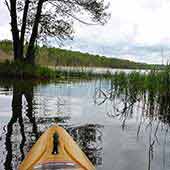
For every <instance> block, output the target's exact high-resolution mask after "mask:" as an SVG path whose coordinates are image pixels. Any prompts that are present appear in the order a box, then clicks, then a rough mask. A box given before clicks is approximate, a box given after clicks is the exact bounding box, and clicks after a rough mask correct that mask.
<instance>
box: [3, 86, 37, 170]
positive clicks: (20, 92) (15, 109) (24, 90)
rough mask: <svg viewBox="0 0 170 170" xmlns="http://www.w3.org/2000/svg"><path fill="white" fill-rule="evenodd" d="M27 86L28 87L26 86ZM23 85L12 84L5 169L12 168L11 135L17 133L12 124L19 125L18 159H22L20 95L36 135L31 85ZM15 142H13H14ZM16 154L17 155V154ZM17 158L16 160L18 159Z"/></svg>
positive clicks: (21, 107)
mask: <svg viewBox="0 0 170 170" xmlns="http://www.w3.org/2000/svg"><path fill="white" fill-rule="evenodd" d="M28 86H29V88H28ZM28 86H25V84H23V83H21V84H13V99H12V117H11V119H10V121H9V123H8V124H7V133H6V142H5V145H6V150H7V155H6V161H5V163H4V167H5V169H6V170H12V169H13V168H12V160H13V155H14V154H13V150H15V149H16V148H14V146H13V142H12V137H16V135H17V134H15V132H14V124H19V127H20V134H21V137H22V139H21V142H20V147H19V148H20V155H21V156H20V158H19V159H20V160H23V159H24V157H25V155H24V145H25V142H26V134H25V130H24V119H23V113H22V112H23V111H22V109H23V105H22V104H23V103H22V96H25V98H26V101H27V114H26V115H27V117H28V118H29V120H30V122H31V124H32V127H33V128H32V132H33V133H34V134H35V135H36V136H37V126H36V121H35V116H34V115H33V109H32V108H33V106H32V104H33V86H32V85H31V84H29V85H28ZM14 144H15V142H14ZM15 156H16V155H15ZM17 156H18V155H17ZM19 159H18V160H19Z"/></svg>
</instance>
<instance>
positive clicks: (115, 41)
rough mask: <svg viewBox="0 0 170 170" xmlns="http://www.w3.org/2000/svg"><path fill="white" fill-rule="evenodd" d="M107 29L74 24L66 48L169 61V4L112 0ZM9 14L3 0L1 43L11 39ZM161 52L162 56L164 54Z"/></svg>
mask: <svg viewBox="0 0 170 170" xmlns="http://www.w3.org/2000/svg"><path fill="white" fill-rule="evenodd" d="M110 3H111V6H110V11H111V15H112V17H111V19H110V20H109V22H108V23H107V24H106V25H105V26H86V25H83V24H80V23H77V22H76V23H75V32H76V34H75V39H74V41H71V42H67V43H66V45H65V48H68V49H72V50H80V51H84V52H89V53H96V54H101V55H106V56H108V57H117V58H125V59H129V60H133V61H138V62H147V63H162V53H163V56H164V57H163V58H164V63H165V62H167V60H169V59H170V0H110ZM10 37H11V35H10V27H9V16H8V12H7V10H6V8H5V6H4V4H3V0H0V39H4V38H8V39H10ZM161 51H162V52H161Z"/></svg>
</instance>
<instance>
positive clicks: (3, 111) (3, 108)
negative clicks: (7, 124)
mask: <svg viewBox="0 0 170 170" xmlns="http://www.w3.org/2000/svg"><path fill="white" fill-rule="evenodd" d="M11 103H12V96H4V95H0V116H11Z"/></svg>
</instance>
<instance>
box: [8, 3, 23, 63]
mask: <svg viewBox="0 0 170 170" xmlns="http://www.w3.org/2000/svg"><path fill="white" fill-rule="evenodd" d="M10 6H11V9H10V15H11V31H12V38H13V49H14V60H22V56H21V51H20V49H21V47H20V41H19V30H18V23H17V13H16V10H17V9H16V0H10Z"/></svg>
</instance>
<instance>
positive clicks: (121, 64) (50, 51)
mask: <svg viewBox="0 0 170 170" xmlns="http://www.w3.org/2000/svg"><path fill="white" fill-rule="evenodd" d="M25 48H27V47H25ZM12 56H13V54H12V42H11V41H9V40H2V41H0V61H4V60H7V59H12ZM36 63H37V64H40V65H44V66H85V67H107V68H126V69H148V68H151V67H159V68H160V67H161V66H160V65H149V64H145V63H136V62H133V61H129V60H123V59H117V58H107V57H105V56H99V55H92V54H89V53H82V52H78V51H70V50H65V49H60V48H54V47H47V46H42V47H40V46H37V50H36Z"/></svg>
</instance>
